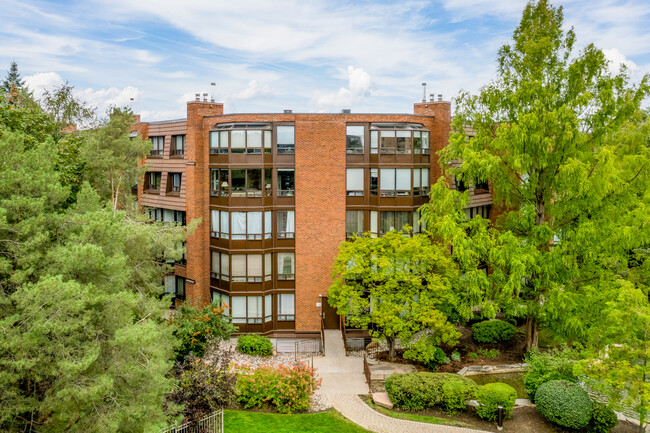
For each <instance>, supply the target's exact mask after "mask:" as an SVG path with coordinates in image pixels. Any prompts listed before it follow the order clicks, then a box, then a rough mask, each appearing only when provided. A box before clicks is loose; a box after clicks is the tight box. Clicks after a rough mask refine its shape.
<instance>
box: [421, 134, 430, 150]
mask: <svg viewBox="0 0 650 433" xmlns="http://www.w3.org/2000/svg"><path fill="white" fill-rule="evenodd" d="M422 149H429V131H422Z"/></svg>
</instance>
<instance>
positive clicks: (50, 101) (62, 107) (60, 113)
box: [41, 82, 96, 129]
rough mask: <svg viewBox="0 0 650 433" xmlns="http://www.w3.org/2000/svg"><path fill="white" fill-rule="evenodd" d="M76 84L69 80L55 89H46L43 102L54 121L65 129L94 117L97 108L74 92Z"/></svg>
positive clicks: (44, 107)
mask: <svg viewBox="0 0 650 433" xmlns="http://www.w3.org/2000/svg"><path fill="white" fill-rule="evenodd" d="M73 90H74V86H71V85H70V84H68V83H67V82H66V83H65V84H62V85H61V86H59V87H56V88H55V89H53V90H45V92H44V93H43V98H42V101H41V104H42V106H43V109H44V110H45V112H46V113H47V114H49V115H50V117H51V118H52V120H53V121H54V123H56V124H57V125H58V126H59V129H63V128H65V127H67V126H70V125H76V124H77V123H87V122H89V121H91V120H93V119H94V117H95V111H96V109H95V108H94V107H91V106H89V105H88V104H87V103H86V102H85V101H82V100H81V99H79V98H77V97H75V96H74V95H73V93H72V91H73Z"/></svg>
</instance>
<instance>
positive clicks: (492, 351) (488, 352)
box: [477, 349, 501, 358]
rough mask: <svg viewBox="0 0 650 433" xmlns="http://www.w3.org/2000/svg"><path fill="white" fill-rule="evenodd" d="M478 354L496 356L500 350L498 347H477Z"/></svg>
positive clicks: (489, 356)
mask: <svg viewBox="0 0 650 433" xmlns="http://www.w3.org/2000/svg"><path fill="white" fill-rule="evenodd" d="M477 352H478V355H480V356H484V357H486V358H497V357H498V356H499V354H500V353H501V352H499V349H478V350H477Z"/></svg>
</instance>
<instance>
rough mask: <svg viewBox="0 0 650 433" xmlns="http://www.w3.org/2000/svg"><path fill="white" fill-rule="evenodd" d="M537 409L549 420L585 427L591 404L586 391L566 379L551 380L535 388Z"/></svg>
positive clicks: (591, 408) (578, 427) (588, 418)
mask: <svg viewBox="0 0 650 433" xmlns="http://www.w3.org/2000/svg"><path fill="white" fill-rule="evenodd" d="M535 404H536V405H537V410H538V411H539V413H541V414H542V416H544V418H546V419H548V420H549V421H551V422H553V423H555V424H557V425H559V426H562V427H567V428H571V429H581V428H583V427H586V426H587V424H589V421H590V420H591V415H592V412H593V405H592V403H591V400H590V399H589V395H588V394H587V391H585V390H584V389H582V388H581V387H580V386H579V385H577V384H575V383H572V382H567V381H566V380H551V381H549V382H546V383H544V384H542V385H541V386H540V387H539V388H537V393H536V394H535Z"/></svg>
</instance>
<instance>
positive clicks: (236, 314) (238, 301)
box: [230, 296, 246, 323]
mask: <svg viewBox="0 0 650 433" xmlns="http://www.w3.org/2000/svg"><path fill="white" fill-rule="evenodd" d="M230 307H231V308H232V317H233V319H232V323H246V297H245V296H233V297H232V305H231V306H230Z"/></svg>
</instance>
